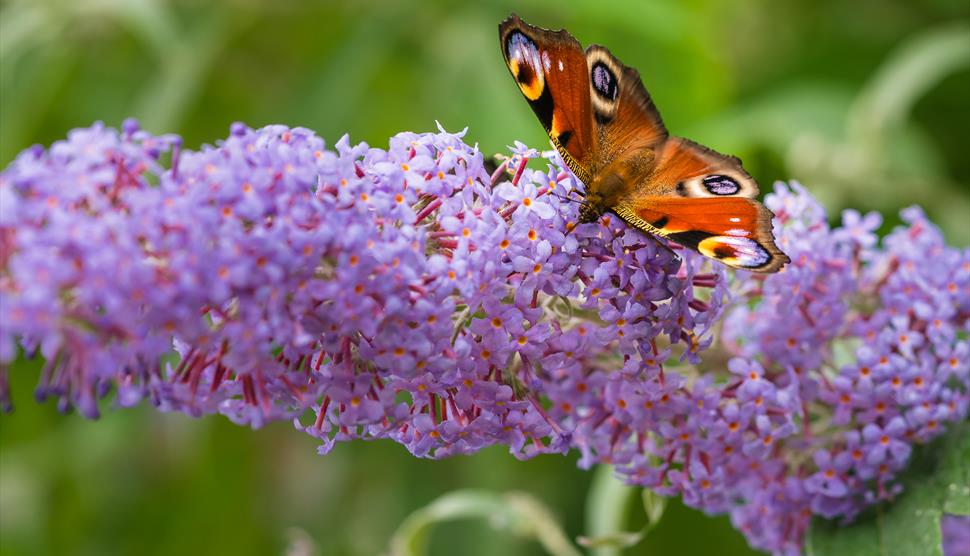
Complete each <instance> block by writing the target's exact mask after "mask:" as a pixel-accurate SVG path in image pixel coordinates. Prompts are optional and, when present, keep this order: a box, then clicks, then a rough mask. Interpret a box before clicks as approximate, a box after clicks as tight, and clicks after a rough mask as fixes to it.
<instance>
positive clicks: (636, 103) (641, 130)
mask: <svg viewBox="0 0 970 556" xmlns="http://www.w3.org/2000/svg"><path fill="white" fill-rule="evenodd" d="M586 65H587V68H588V71H589V83H590V99H591V101H592V104H593V121H594V122H595V127H596V135H597V141H598V147H599V148H598V152H599V154H600V160H599V161H598V162H599V164H597V165H596V166H597V168H598V169H601V168H603V167H605V166H606V165H607V164H609V163H610V162H612V161H613V160H616V159H617V158H619V157H621V156H622V155H623V154H624V153H626V152H635V151H642V150H643V149H653V148H655V147H657V146H658V145H659V144H661V143H662V142H663V141H664V140H665V139H666V138H667V128H666V127H664V123H663V120H662V119H661V118H660V112H659V111H658V110H657V107H656V106H655V105H654V103H653V100H652V99H651V98H650V93H648V92H647V89H646V87H644V86H643V82H642V81H641V80H640V74H639V73H638V72H637V70H635V69H633V68H630V67H628V66H625V65H624V64H623V62H620V60H618V59H617V58H616V57H615V56H613V55H612V54H611V53H610V51H609V50H607V49H606V48H604V47H602V46H599V45H595V44H594V45H591V46H590V47H589V48H587V49H586Z"/></svg>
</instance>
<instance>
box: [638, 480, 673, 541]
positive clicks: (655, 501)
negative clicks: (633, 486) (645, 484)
mask: <svg viewBox="0 0 970 556" xmlns="http://www.w3.org/2000/svg"><path fill="white" fill-rule="evenodd" d="M641 497H642V498H643V511H644V512H646V514H647V525H646V529H645V531H644V533H646V532H649V531H650V529H653V528H654V527H656V526H657V524H658V523H660V518H662V517H663V516H664V510H665V509H666V508H667V499H666V498H664V497H663V496H660V495H659V494H657V493H656V492H654V491H652V490H650V489H648V488H645V489H642V492H641Z"/></svg>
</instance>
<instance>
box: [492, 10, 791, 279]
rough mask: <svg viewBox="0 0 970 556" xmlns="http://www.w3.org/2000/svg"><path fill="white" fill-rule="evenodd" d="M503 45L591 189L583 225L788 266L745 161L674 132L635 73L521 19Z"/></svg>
mask: <svg viewBox="0 0 970 556" xmlns="http://www.w3.org/2000/svg"><path fill="white" fill-rule="evenodd" d="M499 38H500V40H501V43H502V53H503V54H504V56H505V63H506V65H508V68H509V71H510V72H511V73H512V77H513V78H514V79H515V81H516V83H517V84H518V86H519V90H520V91H521V92H522V94H523V95H524V96H525V98H526V100H528V101H529V105H530V106H531V107H532V110H533V111H534V112H535V114H536V116H538V118H539V121H540V122H541V123H542V126H543V127H544V128H545V129H546V131H547V132H548V133H549V138H550V139H551V140H552V144H553V145H554V146H555V147H556V149H557V150H558V151H559V154H561V155H562V158H563V160H564V161H565V162H566V165H567V166H569V169H570V170H572V172H573V173H574V174H575V175H576V177H578V178H579V179H580V180H581V181H582V182H583V183H584V184H585V185H586V197H585V199H584V201H583V204H582V206H581V208H580V212H579V220H580V222H581V223H585V222H595V221H597V220H598V219H599V218H600V216H602V215H603V214H604V213H606V212H613V213H615V214H617V215H618V216H620V217H621V218H622V219H623V220H625V221H626V222H627V223H629V224H630V225H632V226H634V227H636V228H639V229H641V230H644V231H647V232H650V233H653V234H656V235H658V236H661V237H665V238H668V239H670V240H672V241H674V242H676V243H679V244H681V245H683V246H686V247H689V248H691V249H694V250H695V251H698V252H699V253H701V254H702V255H705V256H707V257H710V258H712V259H714V260H717V261H720V262H722V263H724V264H726V265H728V266H731V267H734V268H739V269H743V270H750V271H754V272H777V271H778V270H779V269H781V268H782V266H784V265H785V264H786V263H788V262H789V259H788V257H787V256H786V255H785V254H784V253H782V252H781V250H780V249H778V247H777V246H776V245H775V241H774V237H773V236H772V231H771V218H772V216H774V215H773V214H772V213H771V211H770V210H768V209H767V208H766V207H765V206H764V205H762V204H761V203H759V202H758V201H757V200H755V197H756V196H757V194H758V184H757V183H756V182H755V181H754V179H752V177H751V176H750V175H749V174H748V173H747V172H746V171H745V170H744V168H743V167H742V166H741V161H740V160H739V159H738V158H736V157H733V156H726V155H723V154H721V153H718V152H716V151H714V150H712V149H709V148H707V147H704V146H702V145H699V144H697V143H694V142H693V141H690V140H688V139H684V138H682V137H675V136H671V135H670V134H669V133H667V128H666V127H664V124H663V120H661V119H660V113H659V112H658V111H657V107H656V106H654V104H653V101H652V100H651V99H650V94H649V93H647V90H646V89H645V88H644V86H643V83H642V82H641V81H640V74H639V73H638V72H637V71H636V70H635V69H633V68H630V67H627V66H625V65H623V63H622V62H620V61H619V60H618V59H617V58H616V57H615V56H613V55H612V54H610V51H609V50H607V49H606V48H603V47H602V46H599V45H591V46H590V47H589V48H587V49H586V50H585V52H584V51H583V49H582V47H581V46H580V44H579V41H577V40H576V38H575V37H573V36H572V35H570V34H569V33H568V32H567V31H565V30H560V31H550V30H548V29H542V28H539V27H535V26H533V25H530V24H528V23H526V22H524V21H522V20H521V19H520V18H519V17H518V16H517V15H515V14H512V15H511V16H509V18H508V19H506V20H505V21H503V22H502V23H501V24H500V25H499Z"/></svg>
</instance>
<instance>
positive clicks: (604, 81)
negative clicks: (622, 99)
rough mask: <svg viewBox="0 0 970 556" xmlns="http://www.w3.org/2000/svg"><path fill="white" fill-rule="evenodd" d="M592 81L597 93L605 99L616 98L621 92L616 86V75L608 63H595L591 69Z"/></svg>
mask: <svg viewBox="0 0 970 556" xmlns="http://www.w3.org/2000/svg"><path fill="white" fill-rule="evenodd" d="M590 82H591V83H592V84H593V90H594V91H596V94H598V95H599V96H601V97H603V99H605V100H609V101H613V100H616V96H617V93H618V92H619V91H618V89H617V87H616V75H614V74H613V71H612V70H610V68H608V67H606V64H604V63H603V62H596V63H595V64H593V69H592V70H590Z"/></svg>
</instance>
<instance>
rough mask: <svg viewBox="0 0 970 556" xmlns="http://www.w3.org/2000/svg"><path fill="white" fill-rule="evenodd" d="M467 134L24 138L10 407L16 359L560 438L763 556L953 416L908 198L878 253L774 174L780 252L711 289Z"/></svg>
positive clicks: (80, 400) (556, 162)
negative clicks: (731, 525) (379, 138)
mask: <svg viewBox="0 0 970 556" xmlns="http://www.w3.org/2000/svg"><path fill="white" fill-rule="evenodd" d="M462 135H463V134H450V133H446V132H444V131H443V130H442V131H440V132H439V133H431V134H413V133H402V134H399V135H397V136H395V137H393V138H392V139H391V141H390V145H389V148H388V149H386V150H385V149H377V148H370V147H368V146H367V145H365V144H359V145H351V144H350V143H349V141H348V140H347V139H346V137H345V138H343V139H341V140H340V141H339V142H338V143H337V144H336V145H335V148H334V150H327V149H326V148H325V147H324V143H323V141H322V140H321V139H320V138H318V137H316V136H315V135H313V134H312V133H311V132H309V131H308V130H305V129H300V128H293V129H291V128H286V127H283V126H270V127H266V128H263V129H260V130H252V129H249V128H247V127H245V126H243V125H241V124H237V125H234V126H233V128H232V132H231V135H230V136H229V137H228V138H227V139H225V140H224V141H222V142H220V143H219V144H218V145H216V146H214V147H205V148H203V149H201V150H200V151H198V152H191V151H185V150H182V149H181V146H180V144H179V141H178V139H177V138H172V137H153V136H151V135H149V134H147V133H145V132H144V131H141V130H139V129H138V127H137V125H136V124H134V123H126V125H125V126H124V128H123V130H122V131H121V132H117V131H114V130H111V129H107V128H104V127H102V126H95V127H93V128H90V129H86V130H77V131H75V132H73V133H72V134H71V135H70V136H69V138H68V140H67V141H63V142H59V143H56V144H55V145H53V146H52V147H51V148H50V149H49V150H46V151H45V150H44V149H42V148H39V147H38V148H34V149H30V150H28V151H25V152H24V153H22V154H21V155H20V156H19V157H18V158H17V160H16V161H15V162H14V163H12V164H11V165H10V166H9V167H8V168H7V169H5V170H4V171H3V173H2V174H0V247H2V251H0V293H2V294H3V296H4V303H2V304H0V322H2V323H3V330H2V332H0V374H2V376H0V401H4V402H6V401H7V400H6V395H5V392H6V391H7V390H6V387H5V383H6V375H7V373H8V371H7V368H8V366H9V364H10V363H11V362H12V361H13V360H14V359H15V358H16V357H17V356H18V353H19V352H20V351H21V350H23V352H25V353H26V354H28V355H32V354H35V353H38V354H40V355H41V356H43V358H44V359H45V361H46V366H45V369H44V371H43V375H42V377H41V383H40V386H39V387H38V395H39V396H40V397H41V398H43V397H48V396H50V397H54V398H56V399H57V400H58V401H59V403H60V405H61V406H62V407H63V408H64V409H68V408H72V407H76V408H78V409H79V410H80V411H81V412H82V413H83V414H85V415H87V416H90V417H94V416H97V414H98V404H99V401H100V400H102V399H104V398H105V397H106V396H107V395H109V394H110V393H112V392H114V393H115V397H114V399H115V400H116V403H118V404H120V405H130V404H134V403H137V402H138V401H140V400H143V399H149V400H150V401H151V402H152V403H154V404H155V405H156V406H158V407H159V408H160V409H162V410H166V411H182V412H185V413H188V414H191V415H203V414H210V413H221V414H224V415H227V416H228V417H229V418H230V419H232V420H234V421H235V422H238V423H243V424H249V425H250V426H260V425H261V424H263V423H265V422H267V421H269V420H274V419H283V418H286V419H292V420H293V421H294V423H295V425H296V426H297V427H298V428H299V429H301V430H304V431H306V432H307V433H309V434H311V435H313V436H314V437H316V438H318V439H319V440H320V442H321V447H320V452H321V453H325V452H327V451H329V450H330V449H332V447H333V446H334V444H335V443H336V442H338V441H345V440H352V439H376V438H389V439H392V440H394V441H397V442H399V443H401V444H403V445H404V446H406V447H407V448H408V449H409V450H410V451H411V452H412V453H414V454H415V455H417V456H420V457H443V456H447V455H451V454H459V453H471V452H475V451H477V450H479V449H481V448H483V447H486V446H490V445H494V444H502V445H506V446H508V447H509V449H510V451H511V453H512V454H514V455H515V456H516V457H523V458H524V457H530V456H533V455H535V454H539V453H547V452H555V453H561V452H565V451H568V450H570V449H573V448H575V449H577V450H578V451H579V452H580V454H581V459H580V464H581V465H583V466H590V465H593V464H596V463H610V464H612V465H614V466H615V467H616V469H617V470H618V472H619V473H621V474H622V475H623V476H624V477H625V478H626V480H627V481H628V482H631V483H635V484H640V485H643V486H647V487H650V488H653V489H655V490H658V491H659V492H661V493H663V494H668V495H680V496H682V497H683V498H684V500H685V502H687V503H688V504H690V505H692V506H694V507H698V508H701V509H703V510H705V511H707V512H710V513H725V512H727V513H730V514H731V516H732V518H733V520H734V522H735V524H736V526H737V527H738V528H739V529H740V530H741V531H742V532H744V534H745V535H746V536H747V537H748V539H749V541H750V542H751V543H752V544H753V545H754V546H757V547H760V548H763V549H766V550H770V551H774V552H778V553H782V552H797V551H798V550H799V549H800V546H801V543H802V539H803V536H804V533H805V531H806V529H807V526H808V523H809V520H810V519H811V517H812V515H822V516H826V517H831V516H843V517H845V518H851V517H852V516H853V515H855V514H856V513H857V512H858V511H859V510H860V509H861V508H863V507H865V505H867V504H870V503H872V502H874V501H878V500H882V499H886V498H888V497H891V496H892V495H893V494H894V493H895V492H897V491H898V488H899V487H898V485H896V484H895V483H894V482H893V478H894V476H895V474H896V473H897V472H898V471H899V470H900V469H901V468H902V467H903V466H904V465H905V463H906V460H907V458H908V455H909V451H910V448H911V446H912V445H913V444H914V443H916V442H923V441H925V440H928V439H930V438H932V437H934V436H935V435H937V434H939V433H940V432H942V430H943V428H944V427H945V426H946V424H947V423H949V422H952V421H955V420H958V419H963V418H965V417H966V415H967V408H968V389H970V377H968V370H967V369H968V342H967V340H966V333H967V330H968V327H967V324H968V317H970V289H968V288H970V257H968V254H970V253H968V252H967V251H957V250H954V249H951V248H947V247H946V246H945V244H944V243H943V241H942V237H941V236H940V233H939V231H938V230H936V228H934V227H933V226H932V225H931V224H930V223H929V222H927V221H926V219H925V218H924V217H923V215H922V213H920V212H919V211H918V210H916V209H909V210H907V211H906V212H904V215H903V216H904V219H905V220H906V222H907V223H908V226H906V227H904V228H900V229H899V230H897V231H895V232H893V233H892V234H891V235H890V236H889V237H887V238H886V239H885V240H884V242H883V244H882V246H879V244H878V241H877V237H876V235H875V234H874V230H875V228H876V227H877V226H878V225H879V223H880V221H879V219H878V216H873V215H868V216H865V217H862V216H861V215H859V214H857V213H854V212H847V213H846V214H845V216H844V223H843V225H842V226H841V227H839V228H836V229H830V228H829V227H828V225H827V224H826V221H825V216H824V211H822V209H821V208H820V207H819V206H818V204H817V203H816V202H815V201H814V200H813V199H812V198H811V197H810V196H809V195H808V194H806V193H805V192H804V191H803V190H801V188H800V187H798V186H796V185H792V186H791V187H787V186H779V187H778V189H777V191H776V193H775V194H773V195H769V197H768V199H767V203H768V205H769V207H771V208H772V209H773V210H774V211H775V213H776V215H777V216H778V219H777V221H778V224H779V226H778V229H777V230H776V232H777V234H776V235H777V236H778V237H779V239H780V245H781V246H782V249H784V250H785V251H786V252H787V253H788V254H789V255H790V256H791V258H792V264H791V265H789V266H788V267H786V269H785V270H784V271H783V272H781V273H779V274H777V275H772V276H769V277H767V278H765V277H753V276H747V275H739V276H737V277H736V279H735V280H733V282H730V283H729V281H728V279H727V274H726V272H725V270H724V268H723V267H721V266H720V265H716V264H715V265H714V266H712V263H710V262H709V261H707V260H706V259H703V258H702V257H700V256H697V255H695V254H693V253H690V252H686V253H685V252H684V251H682V250H680V249H679V247H677V246H675V245H671V244H667V243H665V242H663V241H661V240H658V239H656V238H653V237H652V236H648V235H645V234H643V233H641V232H639V231H637V230H635V229H631V228H628V227H627V226H626V225H625V224H624V223H623V222H622V221H621V220H619V219H618V218H615V217H611V216H609V215H607V216H605V217H603V218H602V219H601V220H600V221H599V222H597V223H592V224H577V221H578V212H579V207H580V203H579V200H580V199H581V196H580V195H578V194H577V193H578V191H577V190H578V188H580V187H581V186H582V184H580V183H579V182H578V181H577V180H576V178H575V177H573V176H572V174H571V173H570V172H569V171H568V170H566V169H565V167H564V165H563V164H562V161H561V160H560V159H559V158H558V155H555V154H554V153H550V154H548V155H545V158H544V159H543V158H539V153H537V152H536V151H533V150H530V149H527V148H526V147H525V146H524V145H521V144H518V143H517V144H516V146H515V147H514V148H513V149H512V156H511V157H509V158H507V159H506V160H505V162H504V163H503V164H502V165H501V167H500V168H499V169H498V170H497V171H495V172H494V173H493V174H492V175H488V173H487V172H486V170H485V168H484V163H483V157H482V155H481V153H479V152H478V151H477V149H476V148H473V147H470V146H468V145H467V144H465V143H464V142H463V141H462ZM536 158H539V164H533V166H537V165H541V166H543V168H541V169H537V168H530V167H528V166H527V162H528V160H529V159H536ZM162 161H166V162H165V163H163V162H162ZM725 311H728V319H727V320H726V321H725V322H724V323H723V325H722V323H720V317H721V315H722V314H723V313H724V312H725ZM715 338H716V339H718V341H719V343H718V344H717V345H716V348H715V349H709V348H711V347H712V345H713V344H714V340H715ZM18 345H19V347H18ZM705 350H707V351H706V353H705ZM702 353H703V354H704V357H703V359H702V358H701V354H702Z"/></svg>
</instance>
